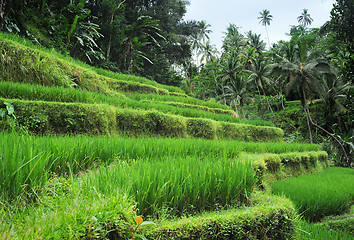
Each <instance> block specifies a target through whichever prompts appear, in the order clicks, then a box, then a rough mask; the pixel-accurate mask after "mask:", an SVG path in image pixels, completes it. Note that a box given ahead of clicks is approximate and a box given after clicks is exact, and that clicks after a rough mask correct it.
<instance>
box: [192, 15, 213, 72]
mask: <svg viewBox="0 0 354 240" xmlns="http://www.w3.org/2000/svg"><path fill="white" fill-rule="evenodd" d="M209 27H210V24H208V23H207V22H206V21H204V20H202V21H200V22H198V32H196V33H195V34H193V36H192V37H191V40H190V42H191V46H192V49H194V51H195V56H196V60H197V65H199V60H198V56H199V55H200V54H198V52H199V51H200V50H202V48H203V44H204V46H205V45H206V44H207V41H208V40H209V34H210V33H211V32H212V31H211V30H210V29H208V28H209ZM209 45H210V44H209Z"/></svg>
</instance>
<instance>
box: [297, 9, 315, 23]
mask: <svg viewBox="0 0 354 240" xmlns="http://www.w3.org/2000/svg"><path fill="white" fill-rule="evenodd" d="M307 11H308V10H307V9H306V8H304V9H303V12H302V13H301V15H300V16H298V17H297V21H298V23H300V24H301V25H303V26H304V27H305V26H306V25H311V23H312V22H313V19H312V18H311V16H310V14H309V13H308V12H307Z"/></svg>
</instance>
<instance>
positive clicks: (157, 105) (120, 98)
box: [0, 81, 274, 126]
mask: <svg viewBox="0 0 354 240" xmlns="http://www.w3.org/2000/svg"><path fill="white" fill-rule="evenodd" d="M156 96H158V95H156ZM0 97H4V98H10V99H23V100H41V101H55V102H82V103H106V104H110V105H113V106H116V107H120V108H132V109H142V110H151V109H155V110H157V111H160V112H163V113H170V114H174V115H181V116H184V117H191V118H206V119H212V120H216V121H224V122H233V123H242V124H249V125H255V126H274V125H273V124H272V123H270V122H266V121H256V120H241V119H237V118H235V117H233V116H232V114H228V115H227V114H218V113H213V112H208V111H204V110H200V109H193V108H188V107H187V108H183V107H178V106H171V105H169V104H168V103H164V102H154V101H148V102H146V101H140V100H135V99H134V98H133V99H130V98H127V97H126V96H125V95H124V94H121V93H114V96H107V95H106V94H102V93H94V92H90V91H87V90H77V89H74V88H64V87H56V86H51V87H47V86H41V85H31V84H24V83H13V82H3V81H0ZM170 97H172V98H176V100H178V99H184V98H183V97H182V98H178V97H175V96H170ZM197 103H199V101H197ZM211 109H214V108H211Z"/></svg>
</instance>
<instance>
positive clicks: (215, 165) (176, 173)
mask: <svg viewBox="0 0 354 240" xmlns="http://www.w3.org/2000/svg"><path fill="white" fill-rule="evenodd" d="M82 187H83V189H87V191H89V190H91V189H92V188H95V189H96V190H97V191H98V192H100V193H102V194H103V195H104V196H110V195H112V194H115V193H118V192H121V191H123V192H124V193H126V194H127V195H129V196H133V199H134V200H135V201H136V202H137V208H138V214H140V215H144V216H152V217H154V218H156V217H158V216H159V215H160V214H161V212H163V213H164V214H165V215H170V216H181V215H186V214H195V213H197V212H201V211H209V210H216V209H223V208H226V207H228V206H235V205H236V206H237V205H240V204H244V203H246V202H247V199H248V198H249V196H250V195H251V192H252V191H253V190H254V187H255V172H254V170H253V165H252V163H251V162H242V161H238V160H237V159H234V160H231V159H229V158H227V157H218V158H215V157H206V158H198V157H187V158H177V157H173V156H172V157H165V158H164V159H163V160H159V161H152V160H150V159H136V160H132V161H120V162H114V163H113V164H112V166H109V167H108V166H106V167H100V168H99V169H98V170H95V171H93V172H91V173H89V174H87V175H86V176H85V177H84V178H83V186H82Z"/></svg>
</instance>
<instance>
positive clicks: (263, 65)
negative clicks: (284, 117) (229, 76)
mask: <svg viewBox="0 0 354 240" xmlns="http://www.w3.org/2000/svg"><path fill="white" fill-rule="evenodd" d="M269 66H270V65H269V64H268V63H267V61H266V59H265V58H264V57H263V55H258V56H257V57H256V58H254V59H253V61H252V65H251V70H250V71H248V72H249V73H250V75H249V78H248V79H249V81H250V82H253V83H254V85H255V86H256V88H257V91H258V94H259V99H260V101H262V97H261V91H262V94H263V96H264V97H265V99H266V102H267V105H268V108H269V109H270V111H271V112H272V115H273V116H274V112H273V109H272V107H271V106H270V103H269V101H268V98H267V95H266V94H265V91H264V88H265V87H266V86H270V85H271V83H272V80H271V79H270V78H269V75H270V74H271V68H270V67H269Z"/></svg>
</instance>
